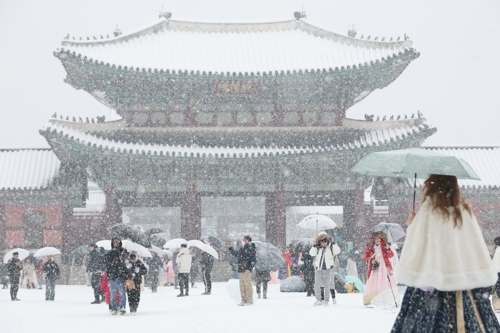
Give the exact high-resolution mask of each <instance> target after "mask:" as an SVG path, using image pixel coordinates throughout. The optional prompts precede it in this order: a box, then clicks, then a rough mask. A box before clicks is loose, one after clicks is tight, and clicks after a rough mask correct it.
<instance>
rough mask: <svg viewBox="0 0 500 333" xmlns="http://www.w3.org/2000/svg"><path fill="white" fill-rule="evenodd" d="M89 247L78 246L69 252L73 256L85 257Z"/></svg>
mask: <svg viewBox="0 0 500 333" xmlns="http://www.w3.org/2000/svg"><path fill="white" fill-rule="evenodd" d="M89 252H90V249H89V245H80V246H78V247H77V248H75V249H74V250H73V252H71V253H72V254H73V256H85V255H87V254H89Z"/></svg>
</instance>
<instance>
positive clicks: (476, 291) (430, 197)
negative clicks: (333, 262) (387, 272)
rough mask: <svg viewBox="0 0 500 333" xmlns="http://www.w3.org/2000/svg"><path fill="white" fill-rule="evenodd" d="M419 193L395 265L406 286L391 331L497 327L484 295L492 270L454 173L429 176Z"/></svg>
mask: <svg viewBox="0 0 500 333" xmlns="http://www.w3.org/2000/svg"><path fill="white" fill-rule="evenodd" d="M423 198H424V199H423V200H422V202H421V204H420V209H419V210H418V213H417V214H416V215H414V214H411V215H410V217H409V218H408V222H407V224H408V229H407V235H406V240H405V245H404V247H403V251H402V253H401V258H400V261H399V264H398V266H397V267H396V270H395V278H396V281H398V282H399V283H403V284H405V285H407V286H408V288H407V289H406V292H405V296H404V298H403V302H402V304H401V305H400V307H401V310H400V312H399V314H398V316H397V318H396V321H395V323H394V326H393V328H392V331H391V332H392V333H414V332H457V333H467V332H500V324H499V323H498V319H497V317H496V315H495V312H494V311H493V309H492V307H491V303H490V300H489V296H490V291H491V287H492V286H493V285H494V284H495V283H496V281H497V278H498V275H497V271H496V269H495V267H494V265H493V262H492V260H491V257H490V254H489V252H488V248H487V247H486V243H485V242H484V238H483V235H482V232H481V229H480V228H479V224H478V223H477V220H476V218H475V217H474V214H473V212H472V209H471V207H470V205H469V203H468V202H467V201H466V200H465V199H464V198H463V197H462V196H461V194H460V187H459V186H458V181H457V178H456V177H454V176H443V175H431V176H430V177H429V178H428V179H427V180H426V181H425V182H424V188H423Z"/></svg>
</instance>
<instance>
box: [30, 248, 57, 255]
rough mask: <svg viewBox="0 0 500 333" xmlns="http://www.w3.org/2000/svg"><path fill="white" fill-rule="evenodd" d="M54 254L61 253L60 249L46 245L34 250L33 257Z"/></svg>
mask: <svg viewBox="0 0 500 333" xmlns="http://www.w3.org/2000/svg"><path fill="white" fill-rule="evenodd" d="M56 254H61V251H59V250H58V249H56V248H55V247H51V246H46V247H42V248H41V249H39V250H38V251H36V252H35V254H34V255H33V257H45V256H54V255H56Z"/></svg>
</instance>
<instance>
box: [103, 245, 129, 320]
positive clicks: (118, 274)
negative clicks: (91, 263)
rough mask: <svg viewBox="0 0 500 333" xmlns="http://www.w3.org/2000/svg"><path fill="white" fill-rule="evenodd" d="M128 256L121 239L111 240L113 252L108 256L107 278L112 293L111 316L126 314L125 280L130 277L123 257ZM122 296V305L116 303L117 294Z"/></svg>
mask: <svg viewBox="0 0 500 333" xmlns="http://www.w3.org/2000/svg"><path fill="white" fill-rule="evenodd" d="M125 254H126V251H125V249H124V248H123V247H122V241H121V240H120V239H119V238H113V239H111V250H110V251H109V252H108V253H107V254H106V266H107V271H106V272H107V278H108V279H109V286H110V292H111V310H112V312H111V314H112V315H116V314H118V311H120V315H124V314H125V307H126V304H127V303H126V302H127V296H126V294H125V280H126V279H127V277H128V273H127V268H126V267H125V264H124V263H123V257H122V256H123V255H125ZM117 293H118V294H120V304H117V302H116V294H117Z"/></svg>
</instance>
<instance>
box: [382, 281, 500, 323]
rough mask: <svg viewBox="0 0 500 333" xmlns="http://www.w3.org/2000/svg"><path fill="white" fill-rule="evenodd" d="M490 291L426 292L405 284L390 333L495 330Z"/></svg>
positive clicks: (484, 289) (483, 289)
mask: <svg viewBox="0 0 500 333" xmlns="http://www.w3.org/2000/svg"><path fill="white" fill-rule="evenodd" d="M490 290H491V289H490V288H479V289H473V290H465V291H451V292H444V291H438V290H435V291H431V292H426V291H423V290H421V289H418V288H412V287H408V289H407V290H406V293H405V296H404V298H403V303H402V304H401V310H400V312H399V314H398V316H397V318H396V322H395V323H394V326H393V327H392V330H391V333H498V332H500V325H499V323H498V319H497V317H496V315H495V313H494V311H493V309H492V307H491V303H490V299H489V296H490Z"/></svg>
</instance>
